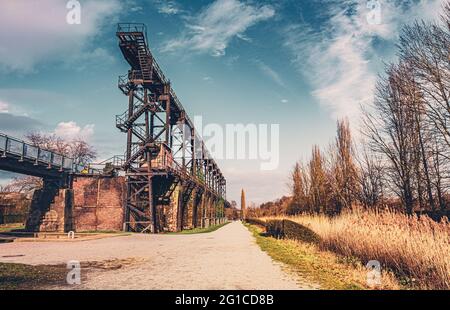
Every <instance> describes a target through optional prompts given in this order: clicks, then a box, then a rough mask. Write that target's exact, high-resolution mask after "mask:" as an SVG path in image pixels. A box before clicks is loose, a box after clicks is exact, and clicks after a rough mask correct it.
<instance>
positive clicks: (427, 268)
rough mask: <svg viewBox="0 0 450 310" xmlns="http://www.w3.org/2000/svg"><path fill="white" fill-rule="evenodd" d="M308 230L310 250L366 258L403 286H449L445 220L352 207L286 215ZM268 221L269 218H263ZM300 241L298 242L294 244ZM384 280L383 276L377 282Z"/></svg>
mask: <svg viewBox="0 0 450 310" xmlns="http://www.w3.org/2000/svg"><path fill="white" fill-rule="evenodd" d="M286 219H289V220H290V221H293V222H296V223H298V224H300V225H302V226H303V227H305V228H307V229H309V230H311V231H312V232H314V233H315V234H316V235H317V236H318V237H319V241H318V242H317V244H316V245H315V248H316V249H317V250H320V251H326V252H332V253H335V255H338V256H339V257H341V258H344V260H348V259H347V258H348V257H350V258H352V259H351V260H354V259H356V260H358V261H359V262H362V263H363V264H365V263H367V262H368V261H370V260H377V261H379V262H380V263H381V266H382V270H385V271H389V272H391V273H393V274H395V277H396V279H397V281H398V282H399V283H401V285H402V286H403V287H408V288H417V289H450V223H449V222H448V220H447V219H445V220H443V221H441V222H440V223H437V222H434V221H433V220H431V219H430V218H428V217H426V216H423V217H420V218H419V217H416V216H408V215H405V214H401V213H396V212H390V211H380V212H375V211H362V210H353V211H352V212H346V213H343V214H342V215H340V216H338V217H334V218H330V217H326V216H324V215H301V216H296V217H288V218H286ZM265 220H269V219H265ZM299 244H301V242H300V243H299ZM384 281H386V280H385V279H383V283H384Z"/></svg>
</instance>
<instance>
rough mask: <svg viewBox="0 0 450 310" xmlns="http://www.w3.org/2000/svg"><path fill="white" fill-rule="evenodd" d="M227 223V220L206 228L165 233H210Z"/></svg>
mask: <svg viewBox="0 0 450 310" xmlns="http://www.w3.org/2000/svg"><path fill="white" fill-rule="evenodd" d="M227 224H229V222H227V223H223V224H220V225H215V226H209V227H206V228H193V229H188V230H182V231H180V232H170V233H167V234H168V235H192V234H204V233H210V232H213V231H216V230H218V229H219V228H222V227H223V226H225V225H227Z"/></svg>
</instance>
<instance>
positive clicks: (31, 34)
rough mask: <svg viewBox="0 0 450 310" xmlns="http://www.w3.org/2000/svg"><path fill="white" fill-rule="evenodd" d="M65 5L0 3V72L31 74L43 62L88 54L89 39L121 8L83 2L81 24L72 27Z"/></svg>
mask: <svg viewBox="0 0 450 310" xmlns="http://www.w3.org/2000/svg"><path fill="white" fill-rule="evenodd" d="M66 3H67V1H61V0H40V1H29V0H15V1H1V3H0V28H1V29H3V30H2V31H1V32H0V42H3V43H2V47H0V69H6V70H10V71H19V72H32V71H33V70H35V67H36V65H37V64H40V63H42V62H44V61H48V60H50V59H51V60H53V61H67V60H70V59H73V58H76V57H78V56H79V55H80V54H83V53H89V50H86V48H87V46H88V43H89V42H90V40H92V39H93V38H94V37H95V36H96V35H98V33H99V32H100V30H101V27H102V25H104V24H105V23H106V22H110V18H111V17H112V16H114V15H115V14H117V13H118V12H119V11H120V6H121V5H120V2H119V1H118V0H111V1H105V0H85V1H82V2H81V24H80V25H69V24H67V22H66V15H67V13H68V9H66ZM95 55H96V53H95V51H94V53H93V56H95ZM97 56H98V54H97Z"/></svg>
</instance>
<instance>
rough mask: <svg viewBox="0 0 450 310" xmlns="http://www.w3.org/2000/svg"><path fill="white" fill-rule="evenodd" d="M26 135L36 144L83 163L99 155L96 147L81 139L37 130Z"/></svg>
mask: <svg viewBox="0 0 450 310" xmlns="http://www.w3.org/2000/svg"><path fill="white" fill-rule="evenodd" d="M25 137H26V138H27V139H28V140H29V141H30V142H31V143H32V144H33V145H35V146H38V147H40V148H43V149H47V150H50V151H54V152H57V153H59V154H63V155H65V156H68V157H71V158H73V159H74V160H75V161H76V162H77V163H79V164H82V165H86V164H88V163H90V162H92V161H93V160H94V159H95V158H96V157H97V152H96V150H95V149H94V147H93V146H92V145H90V144H89V143H88V142H86V141H84V140H81V139H74V140H64V139H62V138H61V137H58V136H56V135H52V134H43V133H36V132H33V133H28V134H27V135H26V136H25Z"/></svg>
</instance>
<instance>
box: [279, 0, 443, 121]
mask: <svg viewBox="0 0 450 310" xmlns="http://www.w3.org/2000/svg"><path fill="white" fill-rule="evenodd" d="M442 2H443V1H442V0H420V1H388V0H386V1H382V0H380V3H381V8H382V10H381V24H371V23H368V21H367V18H366V17H367V14H368V13H369V9H368V8H367V6H366V2H365V1H355V0H346V1H333V0H330V1H326V2H325V3H326V4H327V5H326V6H324V7H325V8H326V10H324V11H326V12H327V13H324V14H328V16H326V17H327V18H328V22H326V23H325V25H324V26H323V27H321V28H320V29H315V28H313V25H309V24H292V25H290V26H288V27H286V28H285V29H284V37H285V43H284V46H285V47H286V48H287V49H288V50H289V51H290V52H291V54H292V56H293V57H292V61H293V63H294V64H295V65H296V67H297V69H298V70H299V72H301V73H302V74H303V75H304V76H305V77H306V78H307V79H308V80H309V82H310V84H311V86H312V88H313V91H312V95H313V96H314V97H315V98H316V99H317V101H318V102H319V103H320V104H321V105H322V106H323V107H324V108H326V109H327V110H328V111H329V112H330V114H331V115H332V117H343V116H347V117H350V118H353V117H355V116H358V115H359V106H360V105H361V104H365V103H368V102H371V101H372V100H373V92H374V86H375V83H376V77H377V68H379V66H377V65H376V64H380V62H381V61H380V60H379V57H380V54H379V51H378V50H377V49H376V47H375V45H374V41H375V39H380V40H382V41H384V42H390V43H391V44H392V43H393V42H395V40H396V38H397V37H398V34H399V31H400V29H401V26H402V25H403V24H405V23H408V22H411V21H412V20H414V19H415V18H425V19H429V18H433V17H436V16H437V14H438V12H439V7H440V5H441V3H442Z"/></svg>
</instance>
